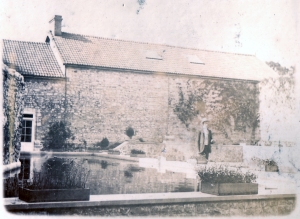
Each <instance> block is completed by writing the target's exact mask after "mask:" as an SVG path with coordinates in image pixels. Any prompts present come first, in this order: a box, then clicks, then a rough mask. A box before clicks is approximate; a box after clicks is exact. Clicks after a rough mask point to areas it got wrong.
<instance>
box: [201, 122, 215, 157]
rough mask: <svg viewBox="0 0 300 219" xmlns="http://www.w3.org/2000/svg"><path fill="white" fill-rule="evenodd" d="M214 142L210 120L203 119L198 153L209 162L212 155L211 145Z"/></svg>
mask: <svg viewBox="0 0 300 219" xmlns="http://www.w3.org/2000/svg"><path fill="white" fill-rule="evenodd" d="M212 142H213V139H212V133H211V130H209V129H208V120H207V119H206V118H204V119H202V130H201V131H200V132H199V135H198V153H199V154H201V155H203V156H205V158H206V159H207V160H208V156H209V153H211V144H212Z"/></svg>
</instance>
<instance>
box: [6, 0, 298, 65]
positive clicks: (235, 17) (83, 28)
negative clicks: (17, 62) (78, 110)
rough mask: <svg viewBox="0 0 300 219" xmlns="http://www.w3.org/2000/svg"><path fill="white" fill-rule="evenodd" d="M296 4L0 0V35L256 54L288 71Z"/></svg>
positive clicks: (275, 0)
mask: <svg viewBox="0 0 300 219" xmlns="http://www.w3.org/2000/svg"><path fill="white" fill-rule="evenodd" d="M299 7H300V3H299V1H298V0H71V1H69V0H1V1H0V34H1V35H0V37H1V38H5V39H12V40H23V41H40V42H42V41H44V40H45V36H46V34H47V31H48V21H49V20H50V19H51V18H52V17H53V16H54V15H55V14H56V15H62V17H63V28H62V29H63V31H65V32H71V33H79V34H85V35H93V36H100V37H108V38H116V39H125V40H133V41H142V42H153V43H159V44H169V45H175V46H183V47H192V48H199V49H207V50H217V51H226V52H236V53H246V54H255V55H256V56H257V57H258V58H259V59H261V60H262V61H275V62H279V63H280V64H282V65H284V66H286V67H289V66H291V65H295V64H296V62H297V58H298V56H299V53H298V52H299V50H298V49H299V48H298V44H299V39H298V38H299V34H297V22H298V21H297V16H298V13H299V11H300V10H299V9H300V8H299Z"/></svg>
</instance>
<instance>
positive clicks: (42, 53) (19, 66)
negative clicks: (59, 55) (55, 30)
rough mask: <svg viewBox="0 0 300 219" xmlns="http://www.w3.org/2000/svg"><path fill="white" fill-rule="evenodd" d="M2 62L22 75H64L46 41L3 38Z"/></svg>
mask: <svg viewBox="0 0 300 219" xmlns="http://www.w3.org/2000/svg"><path fill="white" fill-rule="evenodd" d="M2 58H3V62H4V64H6V65H8V66H10V67H11V68H14V69H15V70H16V71H18V72H20V73H21V74H22V75H32V76H47V77H64V74H63V72H62V70H61V68H60V67H59V64H58V62H57V60H56V58H55V56H54V53H53V51H52V49H51V47H50V45H49V44H47V43H35V42H23V41H14V40H3V56H2Z"/></svg>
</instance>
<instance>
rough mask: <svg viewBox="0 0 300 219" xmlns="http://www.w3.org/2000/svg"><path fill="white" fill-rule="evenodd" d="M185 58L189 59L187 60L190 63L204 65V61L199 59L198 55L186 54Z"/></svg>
mask: <svg viewBox="0 0 300 219" xmlns="http://www.w3.org/2000/svg"><path fill="white" fill-rule="evenodd" d="M186 57H187V59H188V60H189V62H190V63H191V64H202V65H205V63H204V62H203V61H202V60H201V59H199V57H198V56H196V55H186Z"/></svg>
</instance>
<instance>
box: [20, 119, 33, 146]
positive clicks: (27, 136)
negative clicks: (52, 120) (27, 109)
mask: <svg viewBox="0 0 300 219" xmlns="http://www.w3.org/2000/svg"><path fill="white" fill-rule="evenodd" d="M32 124H33V114H23V121H22V134H21V142H32V133H33V131H32Z"/></svg>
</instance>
